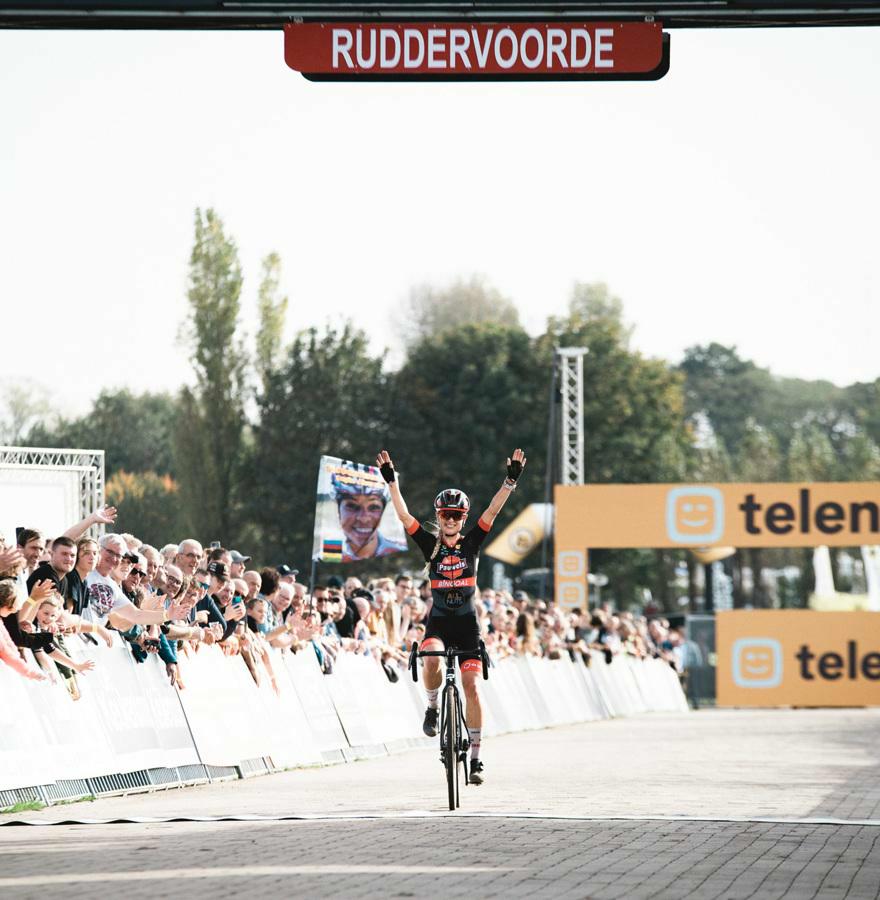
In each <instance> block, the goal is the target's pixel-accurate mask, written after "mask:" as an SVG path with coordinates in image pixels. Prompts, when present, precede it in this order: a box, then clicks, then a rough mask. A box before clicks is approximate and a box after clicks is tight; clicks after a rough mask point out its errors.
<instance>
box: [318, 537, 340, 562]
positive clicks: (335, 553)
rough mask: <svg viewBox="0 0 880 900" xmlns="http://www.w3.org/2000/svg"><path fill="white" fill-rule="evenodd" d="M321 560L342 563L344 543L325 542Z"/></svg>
mask: <svg viewBox="0 0 880 900" xmlns="http://www.w3.org/2000/svg"><path fill="white" fill-rule="evenodd" d="M321 559H322V560H324V561H325V562H342V541H331V540H325V541H324V543H323V545H322V547H321Z"/></svg>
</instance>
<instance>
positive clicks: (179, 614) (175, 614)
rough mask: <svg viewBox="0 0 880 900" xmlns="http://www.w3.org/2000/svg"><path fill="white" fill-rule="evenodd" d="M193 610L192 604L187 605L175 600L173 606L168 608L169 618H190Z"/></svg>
mask: <svg viewBox="0 0 880 900" xmlns="http://www.w3.org/2000/svg"><path fill="white" fill-rule="evenodd" d="M191 609H192V604H191V603H185V602H184V601H183V600H175V601H174V603H172V604H171V606H169V607H168V610H167V612H168V618H169V619H185V618H187V616H189V611H190V610H191Z"/></svg>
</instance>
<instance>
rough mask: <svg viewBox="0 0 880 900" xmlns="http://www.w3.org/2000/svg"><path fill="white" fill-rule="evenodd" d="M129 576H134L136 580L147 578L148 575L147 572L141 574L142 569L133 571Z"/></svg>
mask: <svg viewBox="0 0 880 900" xmlns="http://www.w3.org/2000/svg"><path fill="white" fill-rule="evenodd" d="M129 574H130V575H134V576H135V577H136V578H145V577H146V575H147V573H146V572H141V570H140V569H132V570H131V572H130V573H129Z"/></svg>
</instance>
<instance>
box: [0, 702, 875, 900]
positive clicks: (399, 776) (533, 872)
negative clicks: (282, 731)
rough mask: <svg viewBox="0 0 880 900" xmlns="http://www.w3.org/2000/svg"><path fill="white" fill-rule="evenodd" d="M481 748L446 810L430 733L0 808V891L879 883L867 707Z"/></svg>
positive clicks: (278, 891)
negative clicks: (359, 752)
mask: <svg viewBox="0 0 880 900" xmlns="http://www.w3.org/2000/svg"><path fill="white" fill-rule="evenodd" d="M483 757H484V760H485V763H486V771H487V780H486V783H485V784H484V785H482V786H481V787H467V788H463V789H462V808H461V810H460V811H458V812H456V813H451V812H449V810H448V809H446V804H445V783H444V775H443V769H442V767H441V766H440V764H439V761H438V754H437V752H436V751H435V750H433V749H431V750H418V751H411V752H407V753H403V754H398V755H395V756H391V757H380V758H377V759H370V760H363V761H360V762H356V763H351V764H346V765H336V766H327V767H321V768H314V769H307V770H297V771H291V772H285V773H279V774H276V775H271V776H266V777H257V778H251V779H248V780H245V781H236V782H225V783H220V784H214V785H205V786H200V787H193V788H185V789H182V790H168V791H159V792H156V793H152V794H137V795H129V796H126V797H110V798H103V799H100V800H95V801H93V802H83V803H76V804H71V805H63V806H56V807H52V808H48V809H45V810H42V811H40V812H27V813H19V814H14V815H5V816H0V824H3V825H7V824H9V827H3V828H0V860H2V862H0V896H2V897H3V898H4V900H5V898H24V897H35V898H36V897H40V898H45V897H55V896H57V897H61V896H64V897H87V896H88V897H96V896H97V897H104V896H114V897H115V896H120V895H123V894H124V895H125V896H126V898H137V897H151V898H153V897H170V896H184V895H185V896H187V897H188V898H198V897H202V896H210V897H229V896H235V895H240V894H247V895H249V896H279V895H295V896H299V895H305V894H308V895H310V896H318V897H373V896H382V897H386V896H387V897H426V896H431V895H437V894H440V895H441V896H442V895H444V894H446V893H447V892H448V893H450V894H453V895H471V896H474V897H496V896H502V895H503V896H526V895H530V896H537V897H571V898H590V900H611V898H625V900H628V898H654V897H656V898H684V897H696V898H716V897H717V898H729V900H746V898H760V900H763V898H767V900H769V898H804V900H807V898H822V900H826V898H827V900H831V898H844V897H849V898H880V709H876V710H782V711H746V710H701V711H699V712H695V713H691V714H687V715H684V714H677V715H648V716H642V717H639V718H635V719H619V720H614V721H609V722H597V723H591V724H587V725H580V726H573V727H568V728H556V729H548V730H544V731H534V732H527V733H523V734H517V735H508V736H505V737H500V738H492V739H490V740H487V741H486V742H485V744H484V752H483ZM233 817H238V818H239V820H238V821H235V820H231V821H230V819H232V818H233ZM175 818H183V819H187V820H189V821H169V820H170V819H175ZM133 819H140V820H145V819H146V820H148V821H140V822H133V821H131V820H133ZM95 820H98V821H103V822H107V823H108V824H65V823H72V822H74V821H80V822H85V821H90V822H94V821H95ZM110 820H116V821H113V822H111V821H110ZM120 820H122V821H120ZM126 820H127V821H126ZM193 820H199V821H193ZM23 822H27V823H34V824H12V823H23Z"/></svg>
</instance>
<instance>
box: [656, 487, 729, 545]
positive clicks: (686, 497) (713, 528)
mask: <svg viewBox="0 0 880 900" xmlns="http://www.w3.org/2000/svg"><path fill="white" fill-rule="evenodd" d="M666 533H667V534H668V535H669V539H670V540H671V541H675V543H677V544H696V545H702V544H715V543H717V542H718V541H720V540H721V537H722V535H723V534H724V496H723V495H722V493H721V491H720V490H718V488H715V487H707V486H706V485H702V484H684V485H680V486H679V487H674V488H672V489H671V490H670V491H669V493H668V494H667V495H666Z"/></svg>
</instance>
